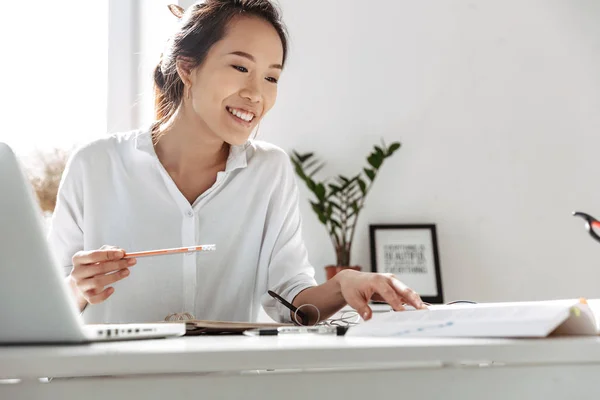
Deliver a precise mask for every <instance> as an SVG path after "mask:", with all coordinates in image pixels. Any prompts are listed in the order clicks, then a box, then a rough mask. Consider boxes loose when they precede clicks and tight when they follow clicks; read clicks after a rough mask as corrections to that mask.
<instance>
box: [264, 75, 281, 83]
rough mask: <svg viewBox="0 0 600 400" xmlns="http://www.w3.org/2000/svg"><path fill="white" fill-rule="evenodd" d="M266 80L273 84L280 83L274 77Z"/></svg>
mask: <svg viewBox="0 0 600 400" xmlns="http://www.w3.org/2000/svg"><path fill="white" fill-rule="evenodd" d="M265 79H266V80H268V81H269V82H271V83H277V82H278V81H277V78H273V77H272V76H270V77H268V78H265Z"/></svg>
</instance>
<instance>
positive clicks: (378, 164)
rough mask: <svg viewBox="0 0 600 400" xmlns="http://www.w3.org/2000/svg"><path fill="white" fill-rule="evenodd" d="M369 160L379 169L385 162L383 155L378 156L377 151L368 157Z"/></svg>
mask: <svg viewBox="0 0 600 400" xmlns="http://www.w3.org/2000/svg"><path fill="white" fill-rule="evenodd" d="M367 161H368V162H369V164H371V166H372V167H373V168H375V169H379V167H381V164H382V163H383V157H381V156H378V155H377V153H372V154H371V155H370V156H369V157H367Z"/></svg>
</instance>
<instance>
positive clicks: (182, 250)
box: [123, 244, 217, 258]
mask: <svg viewBox="0 0 600 400" xmlns="http://www.w3.org/2000/svg"><path fill="white" fill-rule="evenodd" d="M216 249H217V246H216V245H214V244H203V245H201V246H191V247H176V248H172V249H159V250H149V251H138V252H134V253H125V256H124V257H123V258H138V257H151V256H164V255H168V254H177V253H193V252H197V251H215V250H216Z"/></svg>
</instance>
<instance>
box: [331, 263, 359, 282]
mask: <svg viewBox="0 0 600 400" xmlns="http://www.w3.org/2000/svg"><path fill="white" fill-rule="evenodd" d="M345 269H353V270H355V271H360V270H361V269H362V268H361V267H359V266H354V267H341V266H339V265H328V266H326V267H325V275H326V276H327V280H330V279H331V278H333V277H334V276H335V275H336V274H337V273H339V272H340V271H343V270H345Z"/></svg>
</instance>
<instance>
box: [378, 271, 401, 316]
mask: <svg viewBox="0 0 600 400" xmlns="http://www.w3.org/2000/svg"><path fill="white" fill-rule="evenodd" d="M392 279H393V278H390V277H387V276H383V275H380V279H378V280H377V281H376V282H375V291H376V292H377V294H379V296H381V298H382V299H383V301H385V302H386V303H388V304H389V305H390V306H392V309H393V310H394V311H404V310H405V308H404V305H403V304H404V299H403V297H402V296H401V294H400V293H398V292H397V291H396V289H395V287H394V286H393V285H392V283H391V281H392Z"/></svg>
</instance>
